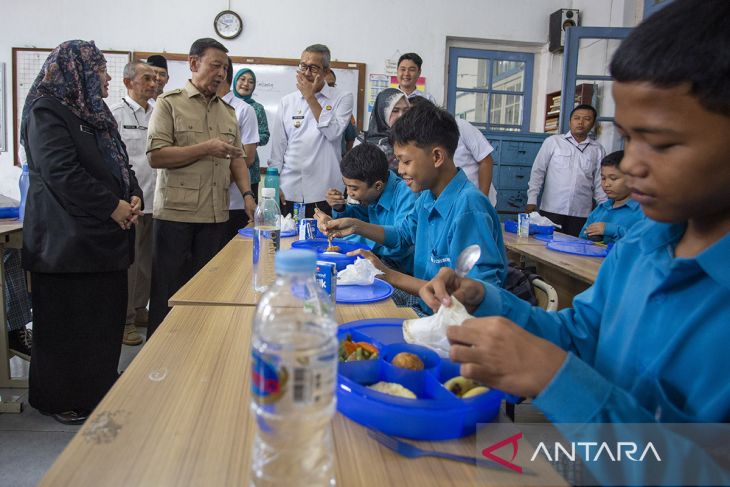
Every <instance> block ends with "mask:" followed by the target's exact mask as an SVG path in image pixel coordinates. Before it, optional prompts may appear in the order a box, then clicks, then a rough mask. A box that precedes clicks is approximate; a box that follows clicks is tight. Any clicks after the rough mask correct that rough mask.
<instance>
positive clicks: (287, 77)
mask: <svg viewBox="0 0 730 487" xmlns="http://www.w3.org/2000/svg"><path fill="white" fill-rule="evenodd" d="M163 56H165V57H166V58H167V71H168V74H169V76H170V80H169V81H168V82H167V85H166V86H165V91H169V90H174V89H178V88H182V87H183V86H185V83H186V82H187V80H188V79H190V67H189V66H188V61H187V57H186V59H185V60H175V59H171V58H172V57H173V56H175V57H183V56H181V55H169V54H165V53H163ZM143 59H145V58H143ZM233 59H234V62H233V74H234V76H235V74H236V73H237V72H238V70H239V69H241V68H244V67H248V68H251V70H252V71H253V72H254V73H256V91H254V93H253V97H254V100H256V101H257V102H259V103H261V104H262V105H263V106H264V110H265V111H266V120H267V122H268V124H269V132H271V127H272V124H273V123H274V120H276V114H277V111H278V110H279V102H280V101H281V99H282V98H283V97H284V96H285V95H287V94H289V93H292V92H294V91H296V89H297V81H296V72H297V69H298V67H297V66H296V65H284V64H244V63H238V62H236V61H235V57H234V58H233ZM332 69H333V71H334V72H335V76H336V77H337V89H338V90H344V91H347V92H349V93H352V96H353V101H354V107H353V113H352V114H353V115H354V117H355V119H356V120H357V119H358V116H357V115H358V113H359V112H358V109H359V106H358V103H357V101H358V88H359V85H358V83H359V76H360V72H359V70H358V69H357V68H354V69H353V68H335V67H333V68H332ZM258 154H259V159H260V161H261V165H262V166H265V165H266V163H267V161H268V160H269V155H270V154H271V146H270V145H269V144H267V145H265V146H263V147H259V148H258Z"/></svg>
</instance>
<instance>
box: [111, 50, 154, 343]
mask: <svg viewBox="0 0 730 487" xmlns="http://www.w3.org/2000/svg"><path fill="white" fill-rule="evenodd" d="M122 76H123V78H124V80H123V81H124V86H126V87H127V96H125V97H124V98H123V99H122V101H121V102H119V103H117V104H116V105H114V106H113V107H111V111H112V114H113V115H114V118H115V119H116V121H117V125H118V129H119V134H120V135H121V136H122V141H124V145H126V146H127V154H128V155H129V164H130V165H131V166H132V169H133V170H134V174H135V175H136V176H137V181H138V182H139V186H140V188H142V195H143V197H144V214H143V215H141V216H140V217H139V219H138V220H137V227H136V229H135V249H134V254H135V255H134V263H133V264H132V265H131V266H130V267H129V270H128V271H127V292H128V298H127V319H126V321H125V324H124V337H123V339H122V341H123V343H124V344H125V345H139V344H140V343H142V335H140V334H139V333H138V332H137V328H136V326H135V324H139V325H145V326H146V325H147V302H148V301H149V299H150V281H151V273H152V206H153V201H154V197H155V182H156V180H157V171H156V170H155V169H152V168H151V167H150V165H149V163H148V162H147V127H148V126H149V121H150V117H151V116H152V106H150V104H149V103H148V100H149V99H150V98H153V97H154V96H155V91H156V89H157V81H156V76H155V72H154V70H153V69H152V67H150V66H149V65H148V64H147V63H144V62H142V61H134V62H131V63H128V64H127V65H126V66H125V67H124V71H123V74H122Z"/></svg>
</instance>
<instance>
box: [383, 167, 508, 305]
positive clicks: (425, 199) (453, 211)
mask: <svg viewBox="0 0 730 487" xmlns="http://www.w3.org/2000/svg"><path fill="white" fill-rule="evenodd" d="M384 230H385V245H386V246H388V247H392V248H408V247H411V246H415V253H414V256H413V276H414V277H417V278H418V279H425V280H430V279H432V278H433V277H434V276H435V275H436V274H437V273H438V271H439V269H441V267H451V268H455V267H456V259H457V257H458V256H459V254H460V253H461V251H462V250H464V249H465V248H466V247H468V246H469V245H472V244H477V245H479V247H480V248H481V251H482V252H481V256H480V257H479V260H478V261H477V263H476V265H475V266H474V268H473V269H472V270H471V272H469V274H468V276H469V277H471V278H473V279H481V280H483V281H486V282H489V283H491V284H494V285H495V286H498V287H501V286H502V284H503V283H504V281H505V279H506V277H507V256H506V253H505V250H504V242H503V240H502V228H501V226H500V223H499V218H498V217H497V212H496V211H495V209H494V207H493V206H492V204H491V203H490V202H489V199H488V198H487V197H486V196H485V195H484V193H482V192H481V191H479V190H478V189H477V187H476V186H474V185H473V184H472V183H471V182H470V181H469V180H468V179H467V177H466V175H465V174H464V171H462V170H461V169H459V170H458V172H457V173H456V176H454V178H453V179H452V180H451V181H450V182H449V184H448V185H446V188H444V190H443V192H442V193H441V195H439V197H438V199H434V197H433V193H431V191H422V192H421V195H420V196H419V197H418V199H417V200H416V204H415V206H414V208H413V211H412V212H411V213H410V214H409V215H408V216H407V217H406V218H405V219H404V220H403V221H402V222H400V224H397V225H394V226H386V227H384ZM420 307H421V308H422V309H423V310H424V311H425V312H427V313H429V314H430V313H431V311H430V308H428V306H426V304H425V303H424V302H423V301H422V300H420Z"/></svg>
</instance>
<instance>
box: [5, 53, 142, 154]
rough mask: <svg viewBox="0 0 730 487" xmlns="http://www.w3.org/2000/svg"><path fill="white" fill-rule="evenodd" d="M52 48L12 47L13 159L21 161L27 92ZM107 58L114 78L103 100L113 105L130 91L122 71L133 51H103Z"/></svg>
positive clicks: (108, 70)
mask: <svg viewBox="0 0 730 487" xmlns="http://www.w3.org/2000/svg"><path fill="white" fill-rule="evenodd" d="M52 51H53V50H52V49H36V48H18V47H14V48H13V93H14V96H13V119H14V120H13V121H14V124H15V125H14V127H15V130H14V134H15V140H14V141H13V142H14V146H13V148H14V151H15V154H14V160H15V163H16V164H19V161H18V140H19V137H20V119H21V117H22V115H23V107H24V106H25V99H26V97H27V96H28V91H30V87H31V86H32V85H33V82H34V81H35V79H36V77H37V76H38V73H40V71H41V68H42V67H43V63H44V62H46V58H47V57H48V55H49V54H50V53H51V52H52ZM102 52H103V53H104V57H105V58H106V69H107V73H109V76H111V78H112V79H111V81H110V82H109V97H107V98H105V99H104V101H105V102H106V104H107V105H109V106H112V105H114V104H115V103H119V102H120V101H122V98H123V97H124V95H126V94H127V90H126V88H125V87H124V82H123V81H122V73H123V72H124V66H125V65H126V64H127V63H128V62H129V60H130V59H131V53H130V52H119V51H102Z"/></svg>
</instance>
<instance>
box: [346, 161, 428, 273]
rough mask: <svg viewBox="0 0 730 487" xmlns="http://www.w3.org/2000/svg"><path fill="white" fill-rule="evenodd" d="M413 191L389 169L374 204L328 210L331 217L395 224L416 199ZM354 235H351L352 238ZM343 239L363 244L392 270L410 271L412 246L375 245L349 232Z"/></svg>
mask: <svg viewBox="0 0 730 487" xmlns="http://www.w3.org/2000/svg"><path fill="white" fill-rule="evenodd" d="M416 197H417V195H416V193H414V192H413V191H411V190H410V188H408V185H407V184H406V183H405V182H404V181H403V180H402V179H401V178H400V177H398V175H397V174H395V173H394V172H393V171H388V181H387V182H386V183H385V189H384V190H383V194H381V195H380V198H379V199H378V201H376V202H375V203H371V204H369V205H368V206H367V207H364V206H360V205H346V206H345V208H343V210H342V211H337V210H335V209H334V208H333V209H332V217H333V218H345V217H349V218H357V219H358V220H362V221H364V222H369V223H372V224H374V225H381V226H385V225H397V224H398V222H401V221H403V220H405V218H406V216H407V215H408V214H409V213H410V212H411V211H412V210H413V205H414V203H415V202H416ZM353 237H354V238H353ZM347 240H355V241H360V242H362V243H365V244H367V245H368V246H369V247H370V248H371V249H373V253H374V254H375V255H377V256H378V257H380V258H381V259H383V260H384V261H385V263H386V264H388V265H392V266H394V267H395V268H396V270H398V271H400V272H405V273H406V274H411V273H412V272H413V246H410V247H405V248H396V249H393V248H390V247H386V246H384V245H380V244H377V243H375V242H373V241H372V240H369V239H366V238H363V237H359V236H357V235H353V236H350V237H347Z"/></svg>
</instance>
